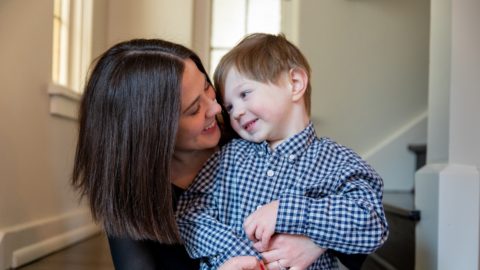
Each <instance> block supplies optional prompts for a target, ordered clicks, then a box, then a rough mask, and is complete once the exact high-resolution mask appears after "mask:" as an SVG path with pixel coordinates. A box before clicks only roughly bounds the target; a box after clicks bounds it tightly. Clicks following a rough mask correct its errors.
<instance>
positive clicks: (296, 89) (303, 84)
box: [288, 67, 308, 101]
mask: <svg viewBox="0 0 480 270" xmlns="http://www.w3.org/2000/svg"><path fill="white" fill-rule="evenodd" d="M288 77H289V80H290V85H291V87H292V100H293V101H298V100H301V99H302V98H303V94H305V91H306V90H307V85H308V76H307V72H306V71H305V70H304V69H303V68H300V67H295V68H292V69H290V70H289V71H288Z"/></svg>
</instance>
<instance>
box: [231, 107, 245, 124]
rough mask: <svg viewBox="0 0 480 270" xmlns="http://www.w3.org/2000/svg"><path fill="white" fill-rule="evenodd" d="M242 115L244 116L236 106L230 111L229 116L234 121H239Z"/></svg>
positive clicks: (241, 110)
mask: <svg viewBox="0 0 480 270" xmlns="http://www.w3.org/2000/svg"><path fill="white" fill-rule="evenodd" d="M243 114H244V110H243V109H242V108H241V107H239V106H236V108H235V109H233V110H232V112H231V114H230V115H231V116H232V118H233V119H235V120H236V121H239V120H240V118H241V117H242V115H243Z"/></svg>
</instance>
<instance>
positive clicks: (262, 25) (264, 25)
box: [247, 0, 281, 34]
mask: <svg viewBox="0 0 480 270" xmlns="http://www.w3.org/2000/svg"><path fill="white" fill-rule="evenodd" d="M280 23H281V22H280V1H279V0H261V1H258V0H250V1H249V3H248V21H247V31H248V33H254V32H265V33H272V34H277V33H279V32H280Z"/></svg>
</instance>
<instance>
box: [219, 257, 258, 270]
mask: <svg viewBox="0 0 480 270" xmlns="http://www.w3.org/2000/svg"><path fill="white" fill-rule="evenodd" d="M218 270H265V266H264V264H263V262H262V261H259V260H258V259H257V258H256V257H254V256H238V257H233V258H230V259H229V260H228V261H226V262H225V263H224V264H222V265H221V266H220V268H218Z"/></svg>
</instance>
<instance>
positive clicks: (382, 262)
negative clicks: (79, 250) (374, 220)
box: [362, 145, 427, 270]
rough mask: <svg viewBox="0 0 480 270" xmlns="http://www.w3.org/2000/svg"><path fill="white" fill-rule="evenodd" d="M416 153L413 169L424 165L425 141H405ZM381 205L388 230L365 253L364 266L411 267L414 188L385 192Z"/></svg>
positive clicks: (374, 269) (373, 269)
mask: <svg viewBox="0 0 480 270" xmlns="http://www.w3.org/2000/svg"><path fill="white" fill-rule="evenodd" d="M408 150H410V151H411V152H412V153H413V154H414V155H415V156H416V170H418V169H420V168H421V167H422V166H424V165H425V162H426V153H427V147H426V145H409V146H408ZM383 206H384V209H385V215H386V217H387V221H388V225H389V229H390V234H389V237H388V240H387V242H386V243H385V244H384V245H383V246H382V247H381V248H379V249H378V250H377V251H376V252H375V253H373V254H371V255H369V257H368V258H367V260H366V261H365V263H364V264H363V267H362V269H364V270H394V269H398V270H413V269H414V268H415V225H416V223H417V222H418V221H419V220H420V211H418V210H416V209H415V207H414V192H413V191H411V192H385V193H384V194H383Z"/></svg>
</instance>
